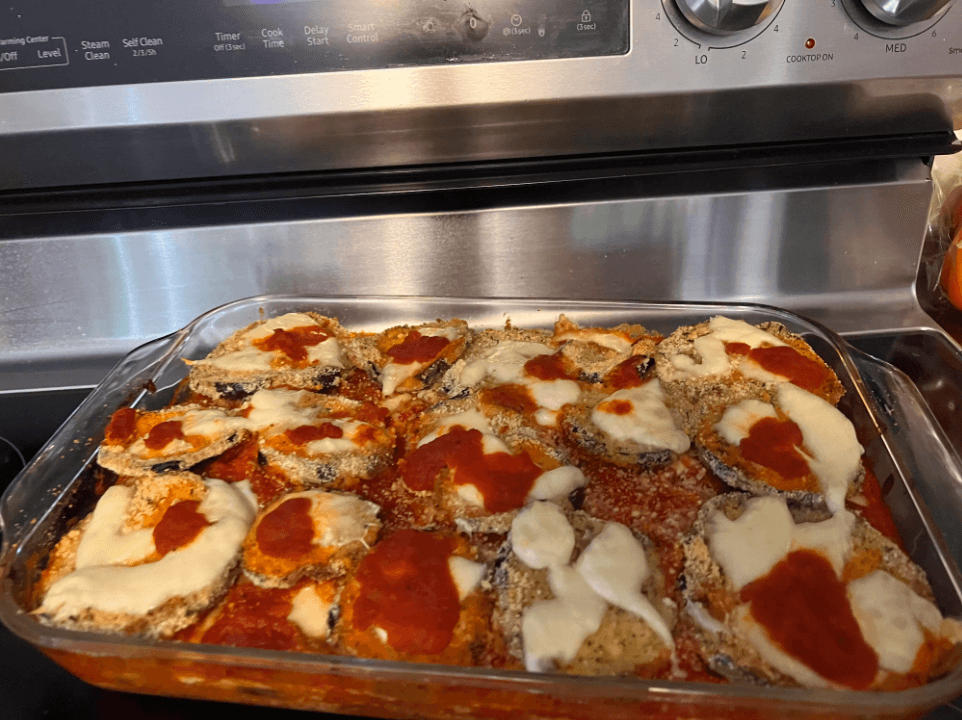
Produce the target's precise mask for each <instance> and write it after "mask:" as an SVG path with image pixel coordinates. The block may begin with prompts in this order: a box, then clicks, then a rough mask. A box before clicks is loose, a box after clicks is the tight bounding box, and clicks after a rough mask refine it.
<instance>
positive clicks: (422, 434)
mask: <svg viewBox="0 0 962 720" xmlns="http://www.w3.org/2000/svg"><path fill="white" fill-rule="evenodd" d="M475 400H476V398H475V397H468V398H463V399H460V400H452V401H447V402H444V403H439V404H438V405H436V406H435V407H434V408H432V409H431V411H429V412H428V413H425V415H424V416H423V417H422V422H421V424H420V428H419V432H418V433H417V434H416V435H415V436H414V437H413V438H411V439H409V441H408V443H407V448H408V451H407V453H406V454H405V455H404V456H403V457H402V458H401V460H400V462H399V468H400V476H401V480H402V482H403V483H404V486H405V487H406V488H407V489H409V490H410V491H412V492H415V493H422V494H425V495H432V496H433V497H434V499H435V502H436V504H437V505H438V506H439V507H441V508H444V509H446V510H447V512H448V514H449V515H450V517H452V518H458V519H470V518H479V517H486V516H491V515H503V514H505V513H512V512H513V511H515V510H518V509H520V508H522V507H524V505H525V504H527V503H529V502H532V501H534V500H537V499H553V500H563V499H564V498H566V497H567V496H568V494H569V493H571V492H572V491H573V490H576V489H578V488H580V487H582V486H583V485H584V484H585V483H586V482H587V478H586V477H585V475H584V473H582V472H581V470H579V469H578V468H576V467H573V466H569V465H565V464H564V462H563V458H562V457H561V456H560V453H558V451H557V450H555V449H554V448H552V447H550V446H548V445H545V444H544V443H542V442H541V441H540V440H539V439H538V438H537V437H536V436H535V435H533V434H531V433H529V432H526V431H525V429H524V428H521V429H516V430H515V431H512V430H511V429H510V428H508V429H507V432H503V431H504V430H505V429H506V428H504V427H500V426H499V427H497V431H496V430H495V427H494V426H495V425H497V424H496V423H492V422H489V420H488V419H487V418H486V417H485V416H484V415H483V414H482V413H481V412H479V411H478V410H477V409H476V408H477V405H476V402H475ZM510 517H511V516H509V515H504V522H505V524H506V523H508V522H510ZM504 530H505V531H506V527H505V528H504Z"/></svg>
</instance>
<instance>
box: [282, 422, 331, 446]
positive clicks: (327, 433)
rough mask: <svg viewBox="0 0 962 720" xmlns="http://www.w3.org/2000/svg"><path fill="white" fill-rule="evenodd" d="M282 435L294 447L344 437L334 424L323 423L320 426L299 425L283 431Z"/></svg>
mask: <svg viewBox="0 0 962 720" xmlns="http://www.w3.org/2000/svg"><path fill="white" fill-rule="evenodd" d="M284 434H285V435H286V436H287V438H288V440H290V441H291V442H292V443H294V444H295V445H307V444H308V443H309V442H314V441H315V440H324V439H326V438H333V439H335V440H337V439H339V438H342V437H344V430H343V429H341V427H340V426H338V425H335V424H334V423H324V424H322V425H301V426H300V427H296V428H292V429H291V430H287V431H285V433H284Z"/></svg>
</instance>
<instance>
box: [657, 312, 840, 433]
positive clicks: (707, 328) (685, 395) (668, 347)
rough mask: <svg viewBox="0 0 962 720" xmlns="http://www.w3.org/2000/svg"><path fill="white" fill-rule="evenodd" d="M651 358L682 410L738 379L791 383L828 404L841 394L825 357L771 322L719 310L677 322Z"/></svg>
mask: <svg viewBox="0 0 962 720" xmlns="http://www.w3.org/2000/svg"><path fill="white" fill-rule="evenodd" d="M655 364H656V369H657V372H658V377H659V379H660V380H661V382H662V385H663V386H664V388H665V392H666V393H667V394H668V396H669V398H670V401H671V402H672V404H674V405H675V406H676V407H677V409H678V410H679V412H681V413H682V415H684V416H687V415H688V414H690V413H693V412H697V407H698V406H699V405H700V404H701V403H703V402H705V401H708V402H710V403H714V402H719V401H723V400H724V399H725V397H726V394H727V393H728V392H729V388H730V387H737V386H738V385H739V384H740V383H749V384H759V385H764V386H765V387H767V388H769V389H773V388H774V387H775V386H777V385H779V384H783V383H794V384H795V385H797V386H798V387H801V388H802V389H803V390H808V391H809V392H811V393H814V394H815V395H818V396H819V397H821V398H823V399H824V400H827V401H828V402H829V403H831V404H833V405H835V404H837V403H838V401H839V399H840V398H841V397H842V395H843V394H844V389H843V388H842V384H841V382H840V381H839V379H838V377H837V376H836V375H835V373H834V372H833V371H832V369H831V368H829V367H828V365H826V364H825V361H824V360H822V359H821V357H819V356H818V354H817V353H815V351H814V350H812V348H811V347H810V346H809V345H808V343H807V342H805V340H804V339H803V338H802V337H800V336H798V335H796V334H795V333H792V332H790V331H789V330H787V329H786V328H785V327H784V326H783V325H781V324H780V323H776V322H766V323H761V324H759V325H757V326H755V325H750V324H748V323H746V322H744V321H742V320H732V319H730V318H726V317H721V316H719V317H714V318H712V319H711V320H708V321H706V322H703V323H699V324H698V325H690V326H684V327H680V328H678V329H677V330H676V331H675V332H673V333H672V334H671V335H669V336H668V337H667V338H666V339H665V340H664V341H662V342H661V343H659V345H658V350H657V352H656V353H655ZM766 367H768V368H769V369H766Z"/></svg>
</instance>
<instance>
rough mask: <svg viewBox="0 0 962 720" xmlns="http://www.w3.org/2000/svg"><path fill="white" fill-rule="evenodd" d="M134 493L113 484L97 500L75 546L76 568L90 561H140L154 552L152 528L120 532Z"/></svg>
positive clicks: (88, 563)
mask: <svg viewBox="0 0 962 720" xmlns="http://www.w3.org/2000/svg"><path fill="white" fill-rule="evenodd" d="M133 496H134V490H133V488H131V487H127V486H125V485H114V486H112V487H109V488H107V491H106V492H105V493H104V494H103V496H101V498H100V500H98V501H97V507H95V508H94V511H93V513H92V514H91V516H90V522H89V524H88V525H87V529H86V530H84V534H83V537H81V538H80V543H79V544H78V546H77V559H76V567H77V568H78V569H80V568H85V567H89V566H91V565H127V564H130V563H135V562H140V561H141V560H144V559H145V558H146V557H147V556H149V555H150V554H151V553H152V552H154V550H155V549H156V548H155V547H154V529H153V528H144V529H141V530H133V531H131V532H126V533H125V532H122V528H123V526H124V521H125V520H126V513H127V506H128V505H130V501H131V499H132V498H133Z"/></svg>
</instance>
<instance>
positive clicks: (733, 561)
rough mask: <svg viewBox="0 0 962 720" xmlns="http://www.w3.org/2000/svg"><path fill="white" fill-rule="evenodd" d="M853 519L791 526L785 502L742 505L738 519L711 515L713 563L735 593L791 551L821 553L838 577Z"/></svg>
mask: <svg viewBox="0 0 962 720" xmlns="http://www.w3.org/2000/svg"><path fill="white" fill-rule="evenodd" d="M854 527H855V516H854V515H852V513H850V512H848V511H847V510H842V511H840V512H838V513H836V514H835V515H834V516H833V517H831V518H830V519H828V520H824V521H822V522H815V523H800V524H798V525H796V524H795V521H794V519H793V518H792V514H791V512H789V510H788V506H787V505H786V504H785V499H784V498H783V497H781V496H775V495H766V496H762V497H757V498H752V499H751V500H748V501H746V502H745V506H744V509H743V511H742V514H741V516H740V517H738V518H737V519H736V520H729V519H728V518H727V517H725V514H724V513H722V512H721V511H718V510H716V511H715V512H714V513H713V514H712V515H711V517H709V519H708V527H707V539H708V548H709V551H710V552H711V556H712V558H714V560H715V562H717V563H718V565H719V566H720V567H721V569H722V571H723V572H724V573H725V576H726V577H727V578H728V579H729V581H730V582H731V584H732V586H733V587H734V589H735V590H741V589H742V588H743V587H744V586H745V585H747V584H748V583H750V582H752V581H753V580H757V579H758V578H760V577H764V576H765V575H767V574H768V573H769V572H770V571H771V569H772V568H773V567H775V565H777V564H778V563H779V562H781V561H782V560H783V559H785V557H786V556H787V555H788V554H789V553H790V552H792V551H793V550H803V549H805V550H814V551H815V552H818V553H821V554H822V555H823V556H824V557H825V558H826V559H827V560H828V561H829V562H831V564H832V567H833V568H834V569H835V572H836V573H838V574H839V575H841V572H842V569H843V568H844V567H845V562H846V561H847V560H848V557H849V555H851V552H852V536H851V535H852V529H853V528H854Z"/></svg>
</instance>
